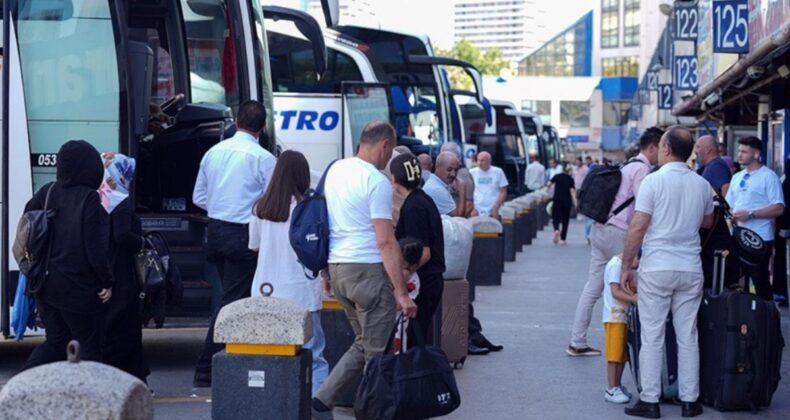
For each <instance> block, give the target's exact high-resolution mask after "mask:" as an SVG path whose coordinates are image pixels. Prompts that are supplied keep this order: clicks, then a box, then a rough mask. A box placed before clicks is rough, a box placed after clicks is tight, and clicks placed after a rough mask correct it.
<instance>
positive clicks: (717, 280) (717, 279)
mask: <svg viewBox="0 0 790 420" xmlns="http://www.w3.org/2000/svg"><path fill="white" fill-rule="evenodd" d="M728 255H730V251H729V250H727V249H717V250H715V251H713V284H712V285H711V287H712V291H713V293H714V294H715V295H716V296H720V295H721V294H722V293H723V292H724V274H725V269H726V264H725V263H726V261H727V256H728ZM717 284H718V287H717Z"/></svg>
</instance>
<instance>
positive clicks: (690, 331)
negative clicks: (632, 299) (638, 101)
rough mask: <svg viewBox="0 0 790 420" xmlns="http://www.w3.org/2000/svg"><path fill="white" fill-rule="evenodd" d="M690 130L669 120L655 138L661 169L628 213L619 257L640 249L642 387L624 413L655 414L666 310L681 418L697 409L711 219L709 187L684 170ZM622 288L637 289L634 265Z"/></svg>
mask: <svg viewBox="0 0 790 420" xmlns="http://www.w3.org/2000/svg"><path fill="white" fill-rule="evenodd" d="M693 150H694V137H693V136H692V135H691V132H689V131H688V129H686V128H684V127H681V126H674V127H670V128H669V129H668V130H667V131H666V133H665V134H664V136H663V137H661V141H660V142H659V148H658V162H659V164H660V165H661V169H659V170H658V171H657V172H655V173H653V174H650V175H648V176H647V177H645V179H644V180H643V181H642V184H641V185H640V187H639V195H637V197H636V206H635V213H634V218H633V220H632V221H631V225H630V226H629V229H628V236H627V238H626V241H625V247H624V251H623V261H633V260H634V258H635V257H636V256H637V253H638V252H639V249H640V247H641V249H642V258H641V260H640V263H639V283H638V285H639V293H638V294H637V298H638V302H639V321H640V323H641V326H642V336H641V338H642V348H641V350H640V352H639V365H640V370H641V382H640V383H641V385H642V393H641V395H640V400H639V402H637V403H636V404H635V405H634V406H633V407H626V409H625V413H626V414H628V415H630V416H638V417H648V418H658V417H659V416H660V411H659V406H658V401H659V397H660V396H661V367H662V363H663V360H664V354H663V351H664V332H665V331H664V329H665V327H666V319H667V315H668V314H669V312H670V310H671V311H672V317H673V324H674V327H675V334H676V337H677V343H678V384H679V385H678V394H679V396H680V400H681V401H682V402H683V410H682V411H683V417H694V416H697V415H699V414H702V406H701V405H700V403H699V402H697V398H698V397H699V345H698V342H697V312H698V310H699V306H700V302H701V301H702V282H703V280H702V278H703V276H702V262H701V260H700V251H701V249H702V248H701V246H700V238H699V234H698V231H699V228H700V227H705V228H710V227H711V226H713V189H712V188H711V186H710V184H709V183H708V181H706V180H705V179H704V178H702V177H701V176H699V175H697V174H696V173H695V172H694V171H692V170H691V169H689V167H688V165H686V161H687V160H688V158H689V157H690V156H691V152H692V151H693ZM620 284H621V286H622V288H623V289H625V290H627V291H628V290H630V291H633V290H635V281H634V272H633V270H632V269H631V268H630V267H629V266H627V265H624V266H623V272H622V276H621V279H620Z"/></svg>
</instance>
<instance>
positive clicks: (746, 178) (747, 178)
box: [738, 174, 751, 188]
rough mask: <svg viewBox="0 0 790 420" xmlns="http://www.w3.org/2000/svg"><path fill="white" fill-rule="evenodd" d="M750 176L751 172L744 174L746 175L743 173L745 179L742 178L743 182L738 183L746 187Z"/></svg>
mask: <svg viewBox="0 0 790 420" xmlns="http://www.w3.org/2000/svg"><path fill="white" fill-rule="evenodd" d="M750 176H751V175H749V174H744V175H743V179H741V183H740V184H738V185H739V186H740V187H741V188H746V181H748V180H749V177H750Z"/></svg>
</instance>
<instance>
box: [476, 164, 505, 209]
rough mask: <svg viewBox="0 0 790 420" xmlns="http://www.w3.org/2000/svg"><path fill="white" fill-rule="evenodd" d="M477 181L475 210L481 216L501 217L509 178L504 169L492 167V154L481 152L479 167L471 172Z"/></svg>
mask: <svg viewBox="0 0 790 420" xmlns="http://www.w3.org/2000/svg"><path fill="white" fill-rule="evenodd" d="M469 173H471V174H472V178H473V179H474V180H475V209H476V210H477V212H478V213H480V215H481V216H489V217H493V218H498V217H499V208H500V207H502V203H504V202H505V199H506V198H507V186H508V182H507V177H506V176H505V172H504V171H502V169H500V168H497V167H496V166H492V165H491V154H489V153H488V152H480V153H479V154H478V155H477V167H476V168H473V169H472V170H470V171H469Z"/></svg>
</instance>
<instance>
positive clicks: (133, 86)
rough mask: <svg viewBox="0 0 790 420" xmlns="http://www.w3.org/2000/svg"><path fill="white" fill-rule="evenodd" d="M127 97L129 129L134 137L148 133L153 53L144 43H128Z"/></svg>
mask: <svg viewBox="0 0 790 420" xmlns="http://www.w3.org/2000/svg"><path fill="white" fill-rule="evenodd" d="M128 51H129V57H128V60H129V95H130V97H131V103H132V109H131V113H132V123H131V128H132V130H133V132H134V135H135V137H140V136H143V135H145V134H146V133H147V132H148V118H149V103H150V102H151V79H152V78H153V74H154V51H153V50H152V49H151V47H150V46H149V45H148V43H145V42H139V41H129V45H128Z"/></svg>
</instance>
